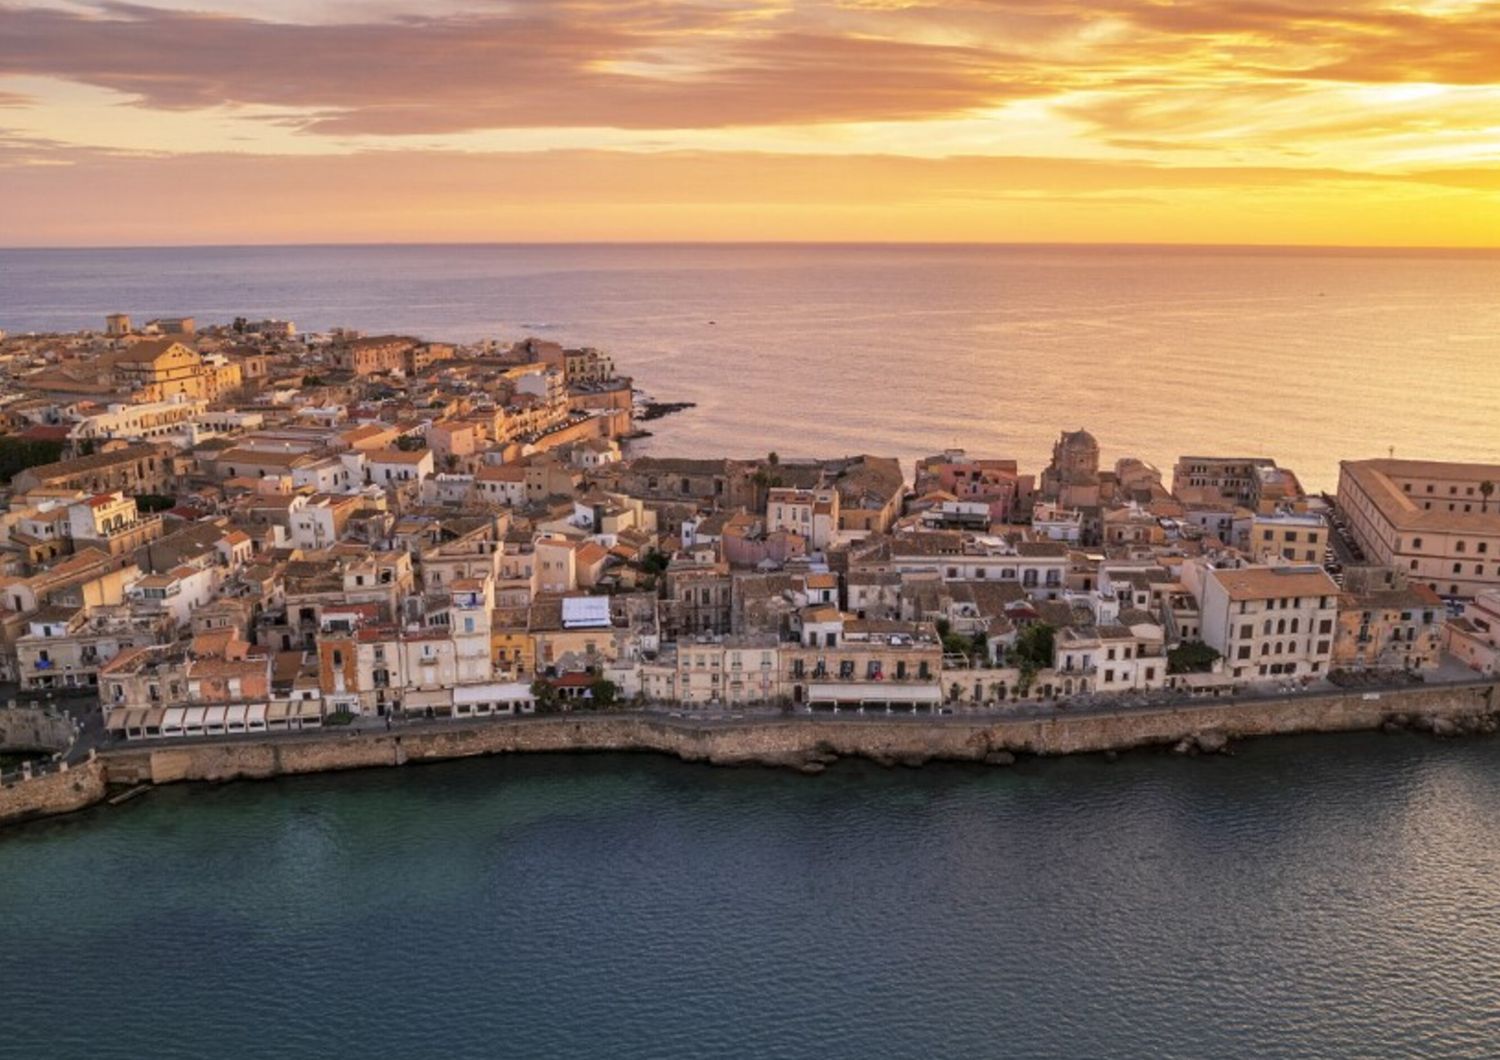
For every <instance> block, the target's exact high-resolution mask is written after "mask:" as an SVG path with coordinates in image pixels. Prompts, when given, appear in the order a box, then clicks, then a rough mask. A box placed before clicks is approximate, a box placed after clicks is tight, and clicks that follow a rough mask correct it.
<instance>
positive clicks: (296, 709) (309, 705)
mask: <svg viewBox="0 0 1500 1060" xmlns="http://www.w3.org/2000/svg"><path fill="white" fill-rule="evenodd" d="M292 708H293V714H292V716H293V717H295V718H321V717H322V716H323V703H322V701H321V700H317V699H298V700H295V701H293V703H292Z"/></svg>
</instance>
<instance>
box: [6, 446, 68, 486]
mask: <svg viewBox="0 0 1500 1060" xmlns="http://www.w3.org/2000/svg"><path fill="white" fill-rule="evenodd" d="M62 451H63V443H62V442H44V441H39V440H35V439H28V438H16V437H14V436H10V437H5V438H0V481H3V482H9V481H10V479H11V478H12V477H13V476H15V475H16V474H17V473H18V472H21V471H25V470H26V469H27V468H28V467H39V466H40V465H42V464H50V463H53V462H54V461H57V460H61V459H62Z"/></svg>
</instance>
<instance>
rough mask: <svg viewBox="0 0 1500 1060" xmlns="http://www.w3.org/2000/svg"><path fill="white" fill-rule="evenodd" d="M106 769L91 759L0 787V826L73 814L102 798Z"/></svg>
mask: <svg viewBox="0 0 1500 1060" xmlns="http://www.w3.org/2000/svg"><path fill="white" fill-rule="evenodd" d="M105 779H106V777H105V767H104V763H103V761H101V760H99V759H94V760H91V761H88V762H85V763H83V764H82V765H77V766H74V767H73V768H71V769H68V770H64V771H62V772H58V773H47V774H45V775H43V776H38V777H30V778H28V779H26V780H19V781H17V782H15V783H14V784H8V785H5V786H3V787H0V825H7V824H15V823H17V822H20V821H29V820H33V819H35V818H38V817H51V816H53V815H55V814H59V813H72V812H73V811H74V810H81V809H83V808H84V807H85V806H92V805H93V804H94V803H96V802H98V801H99V800H100V799H102V798H104V789H105Z"/></svg>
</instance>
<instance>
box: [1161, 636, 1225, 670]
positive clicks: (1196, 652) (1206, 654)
mask: <svg viewBox="0 0 1500 1060" xmlns="http://www.w3.org/2000/svg"><path fill="white" fill-rule="evenodd" d="M1218 660H1219V653H1218V651H1217V650H1215V649H1214V648H1211V647H1209V646H1208V645H1207V644H1204V643H1203V642H1202V641H1201V640H1185V641H1183V642H1182V643H1181V644H1179V645H1177V647H1175V648H1173V649H1172V650H1171V651H1169V652H1167V673H1169V674H1206V673H1208V672H1209V671H1211V670H1212V669H1213V668H1214V663H1216V662H1218Z"/></svg>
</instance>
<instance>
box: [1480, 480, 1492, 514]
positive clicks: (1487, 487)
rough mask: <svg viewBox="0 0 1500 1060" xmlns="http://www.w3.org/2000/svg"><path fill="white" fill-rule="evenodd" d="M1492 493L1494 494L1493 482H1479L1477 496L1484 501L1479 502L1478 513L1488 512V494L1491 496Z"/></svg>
mask: <svg viewBox="0 0 1500 1060" xmlns="http://www.w3.org/2000/svg"><path fill="white" fill-rule="evenodd" d="M1494 492H1495V484H1494V483H1493V482H1491V481H1490V480H1489V479H1485V480H1484V481H1483V482H1481V483H1480V484H1479V495H1480V496H1481V497H1483V498H1484V500H1483V501H1482V502H1480V505H1479V510H1480V511H1482V512H1487V511H1489V509H1490V494H1492V493H1494Z"/></svg>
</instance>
